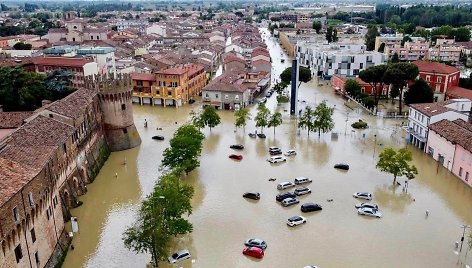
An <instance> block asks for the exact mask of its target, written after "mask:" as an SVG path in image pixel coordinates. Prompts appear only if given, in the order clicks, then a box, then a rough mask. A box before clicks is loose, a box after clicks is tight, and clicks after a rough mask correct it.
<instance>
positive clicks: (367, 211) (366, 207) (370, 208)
mask: <svg viewBox="0 0 472 268" xmlns="http://www.w3.org/2000/svg"><path fill="white" fill-rule="evenodd" d="M352 196H353V197H354V198H358V199H364V200H368V201H370V200H372V194H371V193H366V192H357V193H354V194H353V195H352ZM354 207H355V208H357V214H359V215H362V216H369V217H375V218H382V212H380V211H379V206H378V205H377V204H374V203H358V204H356V205H354Z"/></svg>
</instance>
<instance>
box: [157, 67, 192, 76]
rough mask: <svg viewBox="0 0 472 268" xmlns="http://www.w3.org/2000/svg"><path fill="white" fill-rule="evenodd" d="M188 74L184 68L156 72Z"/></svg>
mask: <svg viewBox="0 0 472 268" xmlns="http://www.w3.org/2000/svg"><path fill="white" fill-rule="evenodd" d="M186 72H187V70H185V69H184V68H169V69H165V70H160V71H158V72H156V74H173V75H182V74H184V73H186Z"/></svg>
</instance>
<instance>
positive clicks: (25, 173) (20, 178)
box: [0, 158, 36, 206]
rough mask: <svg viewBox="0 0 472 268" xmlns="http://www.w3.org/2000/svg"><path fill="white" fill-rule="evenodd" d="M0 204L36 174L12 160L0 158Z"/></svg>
mask: <svg viewBox="0 0 472 268" xmlns="http://www.w3.org/2000/svg"><path fill="white" fill-rule="evenodd" d="M0 167H2V168H0V206H3V204H5V203H6V202H7V201H8V200H10V199H11V198H12V197H13V196H15V194H17V193H18V191H19V190H20V189H21V188H22V187H23V186H24V185H25V184H26V183H28V182H29V181H30V179H32V178H33V177H34V176H35V175H36V174H35V172H33V171H32V170H31V169H28V168H26V167H24V166H22V165H20V164H18V163H16V162H14V161H11V160H7V159H3V158H0Z"/></svg>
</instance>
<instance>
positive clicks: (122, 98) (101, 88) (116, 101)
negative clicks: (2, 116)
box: [85, 74, 141, 151]
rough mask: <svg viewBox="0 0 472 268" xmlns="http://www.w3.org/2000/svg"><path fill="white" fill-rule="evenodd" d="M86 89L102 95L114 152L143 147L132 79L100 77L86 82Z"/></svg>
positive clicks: (104, 114) (119, 76)
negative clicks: (134, 111)
mask: <svg viewBox="0 0 472 268" xmlns="http://www.w3.org/2000/svg"><path fill="white" fill-rule="evenodd" d="M85 84H86V87H87V88H89V89H94V90H96V91H97V92H98V99H99V103H100V109H101V111H102V114H103V123H104V129H105V135H106V140H107V142H108V145H109V147H110V150H111V151H122V150H127V149H131V148H134V147H136V146H138V145H140V144H141V137H140V136H139V133H138V130H137V129H136V126H135V125H134V119H133V104H132V94H133V87H132V85H131V77H130V75H129V74H118V75H117V76H116V78H113V77H110V78H107V77H106V76H103V75H102V76H97V77H95V78H89V77H88V78H86V79H85Z"/></svg>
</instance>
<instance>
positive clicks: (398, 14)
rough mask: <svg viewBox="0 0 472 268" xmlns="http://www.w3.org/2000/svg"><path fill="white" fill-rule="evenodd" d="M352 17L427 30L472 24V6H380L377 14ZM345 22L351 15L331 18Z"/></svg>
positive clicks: (339, 14) (374, 22)
mask: <svg viewBox="0 0 472 268" xmlns="http://www.w3.org/2000/svg"><path fill="white" fill-rule="evenodd" d="M352 16H354V17H357V18H359V17H360V18H363V19H364V20H365V22H367V23H373V24H386V25H387V26H389V24H390V25H391V26H400V25H404V24H410V23H411V24H413V25H414V26H422V27H426V28H430V27H439V26H442V25H451V26H453V27H459V26H464V25H468V24H472V5H464V6H460V7H458V6H453V5H447V6H429V5H417V6H412V7H409V8H404V7H400V6H396V5H389V4H378V5H377V6H376V10H375V13H374V12H369V13H353V14H352ZM329 18H331V19H338V20H342V21H345V22H349V21H350V20H351V14H350V13H346V12H338V13H337V14H335V15H333V16H330V17H329Z"/></svg>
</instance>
